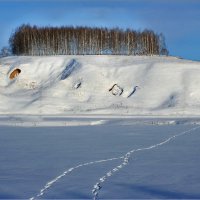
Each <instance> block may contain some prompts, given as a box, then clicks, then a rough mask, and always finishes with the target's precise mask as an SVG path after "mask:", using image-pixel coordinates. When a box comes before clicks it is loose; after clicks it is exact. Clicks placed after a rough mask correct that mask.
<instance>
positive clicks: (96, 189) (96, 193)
mask: <svg viewBox="0 0 200 200" xmlns="http://www.w3.org/2000/svg"><path fill="white" fill-rule="evenodd" d="M198 128H200V126H197V127H195V128H192V129H190V130H187V131H184V132H181V133H179V134H176V135H174V136H172V137H170V138H168V139H166V140H164V141H162V142H160V143H157V144H154V145H151V146H149V147H144V148H139V149H133V150H131V151H129V152H127V153H126V154H125V155H124V156H122V158H123V162H122V163H121V164H120V165H118V166H116V167H115V168H113V169H112V170H110V171H108V172H107V173H106V174H105V175H104V176H102V177H100V178H99V180H98V182H97V183H96V184H95V185H94V186H93V189H92V194H93V200H97V199H99V191H100V190H101V188H102V185H103V183H104V182H105V181H106V180H108V179H109V177H111V176H113V175H114V174H115V173H116V172H118V171H119V170H121V169H122V168H124V167H125V166H126V165H128V163H129V159H130V157H131V155H132V154H133V153H135V152H138V151H145V150H150V149H154V148H156V147H159V146H162V145H164V144H166V143H168V142H170V141H171V140H173V139H175V138H176V137H180V136H182V135H185V134H188V133H191V132H193V131H194V130H196V129H198Z"/></svg>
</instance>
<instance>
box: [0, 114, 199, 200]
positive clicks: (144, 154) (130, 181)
mask: <svg viewBox="0 0 200 200" xmlns="http://www.w3.org/2000/svg"><path fill="white" fill-rule="evenodd" d="M84 119H85V118H84ZM70 120H76V121H79V120H80V121H82V120H83V119H81V118H80V119H78V118H76V119H72V118H71V119H69V121H70ZM96 120H97V121H101V120H102V119H96ZM159 120H160V119H154V120H152V119H151V120H150V119H148V120H147V121H149V122H150V121H153V122H155V123H151V124H150V123H149V124H147V123H146V122H147V121H146V119H140V120H138V122H137V124H134V122H135V119H123V118H122V119H120V118H116V119H107V123H105V124H101V125H96V126H91V125H86V126H67V127H64V126H63V127H37V126H36V127H22V126H5V125H4V126H0V133H1V134H0V137H1V139H0V152H1V153H0V163H1V165H0V176H1V179H0V198H1V199H6V198H9V199H31V198H32V199H38V198H43V199H91V198H93V197H95V193H94V190H93V189H95V188H97V190H96V191H97V193H98V197H99V198H100V199H138V198H140V199H141V198H142V199H144V198H145V199H149V198H153V199H166V198H168V199H169V198H170V199H180V198H181V199H192V198H193V199H194V198H196V199H199V198H200V193H199V187H200V173H199V172H200V171H199V169H200V168H199V164H200V157H199V151H200V146H199V142H200V134H199V130H200V127H199V125H194V124H187V123H186V124H185V123H184V120H183V119H175V120H174V121H175V123H174V124H167V123H166V124H167V125H166V124H165V123H163V124H162V125H159V126H158V125H157V124H156V121H159ZM127 121H128V123H127V124H125V122H127ZM136 121H137V120H136ZM165 121H166V122H167V120H164V119H163V122H165ZM178 121H179V122H181V121H182V122H183V123H178ZM139 122H140V123H139ZM2 152H3V153H2ZM127 156H128V159H127ZM98 183H100V184H98ZM99 186H100V187H99ZM92 191H93V192H92Z"/></svg>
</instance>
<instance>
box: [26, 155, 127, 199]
mask: <svg viewBox="0 0 200 200" xmlns="http://www.w3.org/2000/svg"><path fill="white" fill-rule="evenodd" d="M123 158H124V157H117V158H108V159H105V160H97V161H92V162H87V163H82V164H79V165H77V166H75V167H71V168H69V169H67V170H66V171H64V172H63V173H62V174H61V175H59V176H57V177H56V178H54V179H53V180H51V181H49V182H48V183H46V185H45V186H44V187H43V188H42V189H41V190H40V192H39V193H38V194H37V195H36V196H34V197H31V198H29V200H34V199H37V198H38V197H41V196H43V195H44V193H45V192H47V190H48V189H49V188H50V187H52V186H53V184H55V183H56V182H58V181H59V180H60V179H61V178H63V177H64V176H66V175H67V174H69V173H70V172H72V171H73V170H75V169H78V168H81V167H84V166H88V165H94V164H97V163H102V162H108V161H112V160H119V159H123Z"/></svg>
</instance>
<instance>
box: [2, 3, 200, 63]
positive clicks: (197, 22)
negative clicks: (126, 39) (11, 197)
mask: <svg viewBox="0 0 200 200" xmlns="http://www.w3.org/2000/svg"><path fill="white" fill-rule="evenodd" d="M24 23H25V24H27V23H29V24H31V25H39V26H46V25H50V26H61V25H66V26H68V25H74V26H76V25H81V26H100V27H116V26H118V27H120V28H132V29H135V30H143V29H145V28H148V29H152V30H154V31H156V32H157V33H161V32H162V33H163V34H164V35H165V38H166V43H167V47H168V49H169V51H170V54H171V55H175V56H181V57H183V58H187V59H193V60H200V0H0V25H1V28H0V48H2V47H3V46H6V45H8V39H9V37H10V35H11V33H12V32H13V31H14V30H15V28H16V27H18V26H20V25H21V24H24Z"/></svg>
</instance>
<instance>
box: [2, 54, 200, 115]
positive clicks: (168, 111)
mask: <svg viewBox="0 0 200 200" xmlns="http://www.w3.org/2000/svg"><path fill="white" fill-rule="evenodd" d="M15 68H19V69H21V73H20V74H19V76H18V77H17V78H16V79H15V80H12V81H11V80H9V78H8V77H9V74H10V73H11V72H12V70H14V69H15ZM114 84H117V85H118V86H119V87H120V88H122V89H123V93H122V94H121V95H120V96H115V95H113V94H112V92H109V89H110V88H111V87H112V86H113V85H114ZM78 85H79V86H80V87H79V86H78ZM199 85H200V63H199V62H194V61H189V60H183V59H179V58H175V57H165V56H163V57H162V56H102V55H101V56H50V57H49V56H44V57H23V56H22V57H17V56H16V57H7V58H1V59H0V99H1V101H0V114H33V115H34V114H35V115H38V114H39V115H45V114H46V115H49V114H51V115H58V114H59V115H74V114H75V115H77V114H80V115H82V114H84V115H87V114H89V115H112V116H114V115H115V116H116V115H124V116H125V115H130V116H132V115H136V116H139V115H140V116H172V115H173V116H179V117H180V116H199V114H200V87H199ZM136 86H138V88H136ZM130 94H131V96H130ZM128 97H129V98H128Z"/></svg>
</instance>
